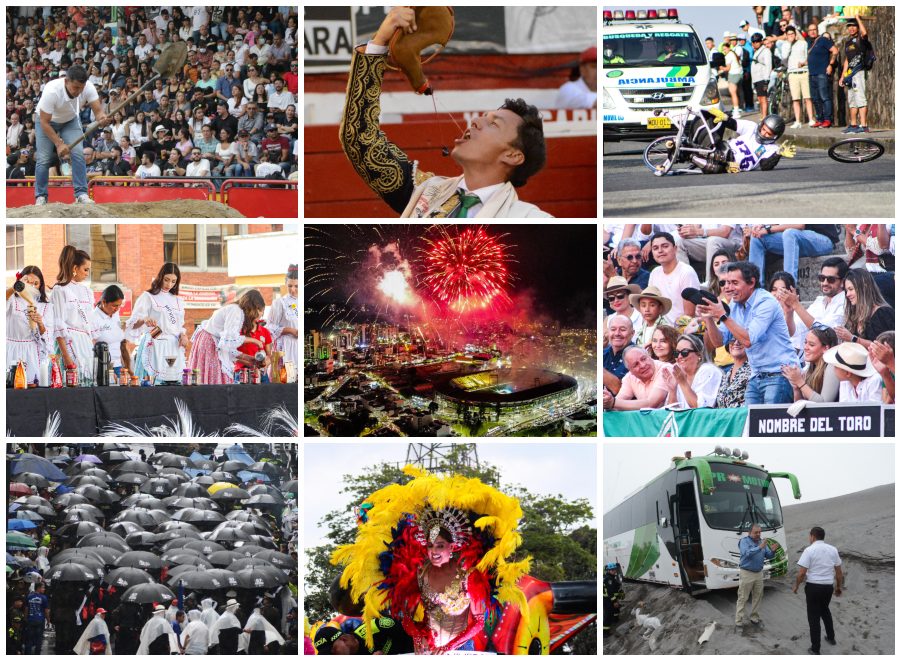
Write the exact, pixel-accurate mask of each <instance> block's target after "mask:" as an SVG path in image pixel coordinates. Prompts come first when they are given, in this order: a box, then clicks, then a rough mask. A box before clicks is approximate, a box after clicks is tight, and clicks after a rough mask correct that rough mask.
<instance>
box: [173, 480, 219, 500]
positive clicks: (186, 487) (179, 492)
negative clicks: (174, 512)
mask: <svg viewBox="0 0 901 661" xmlns="http://www.w3.org/2000/svg"><path fill="white" fill-rule="evenodd" d="M175 495H176V496H184V497H185V498H208V497H209V495H210V493H209V492H208V491H207V490H206V487H204V486H203V485H202V484H197V483H196V482H187V483H185V484H179V485H178V488H177V489H176V490H175Z"/></svg>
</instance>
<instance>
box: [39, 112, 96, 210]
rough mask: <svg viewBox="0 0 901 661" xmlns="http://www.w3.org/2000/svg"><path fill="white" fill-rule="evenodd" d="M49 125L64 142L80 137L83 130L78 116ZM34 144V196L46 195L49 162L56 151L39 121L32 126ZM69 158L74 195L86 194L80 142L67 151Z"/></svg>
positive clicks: (86, 188)
mask: <svg viewBox="0 0 901 661" xmlns="http://www.w3.org/2000/svg"><path fill="white" fill-rule="evenodd" d="M50 126H52V127H53V130H54V131H56V133H57V135H59V137H60V138H62V140H63V141H64V142H65V143H66V144H69V143H70V142H74V141H75V140H77V139H78V138H80V137H81V134H82V133H84V131H83V130H82V128H81V123H80V122H79V121H78V118H77V117H76V118H73V119H71V120H69V121H68V122H66V123H65V124H60V123H58V122H50ZM34 129H35V131H34V135H35V145H36V147H37V149H36V151H37V153H36V154H35V168H34V196H35V199H37V198H38V197H47V186H48V185H49V182H50V163H51V162H52V161H53V156H54V154H55V153H56V146H55V145H54V144H53V142H52V141H51V140H50V138H49V137H48V136H47V135H45V134H44V130H43V129H42V128H41V123H40V122H37V123H36V124H35V126H34ZM69 158H70V159H71V161H72V185H73V186H74V187H75V197H76V198H77V197H78V196H79V195H82V194H85V195H86V194H87V192H88V172H87V169H85V164H84V152H82V151H81V143H78V145H76V146H75V147H73V148H72V151H71V152H69Z"/></svg>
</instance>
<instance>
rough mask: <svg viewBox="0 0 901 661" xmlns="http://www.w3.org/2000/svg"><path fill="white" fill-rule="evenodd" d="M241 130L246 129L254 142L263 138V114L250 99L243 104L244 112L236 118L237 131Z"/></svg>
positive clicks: (256, 142)
mask: <svg viewBox="0 0 901 661" xmlns="http://www.w3.org/2000/svg"><path fill="white" fill-rule="evenodd" d="M241 131H246V132H247V134H248V135H249V136H250V139H251V140H252V141H253V142H254V143H255V144H260V142H262V140H263V114H262V113H261V112H260V111H259V109H258V108H257V104H256V103H254V102H252V101H250V102H248V103H247V104H246V105H245V106H244V114H243V115H241V116H240V117H239V118H238V133H239V134H240V133H241Z"/></svg>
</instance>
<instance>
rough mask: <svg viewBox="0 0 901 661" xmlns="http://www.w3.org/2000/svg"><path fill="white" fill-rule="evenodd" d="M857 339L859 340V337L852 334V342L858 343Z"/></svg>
mask: <svg viewBox="0 0 901 661" xmlns="http://www.w3.org/2000/svg"><path fill="white" fill-rule="evenodd" d="M857 340H858V337H857V336H856V335H852V336H851V341H852V342H855V343H856V342H857Z"/></svg>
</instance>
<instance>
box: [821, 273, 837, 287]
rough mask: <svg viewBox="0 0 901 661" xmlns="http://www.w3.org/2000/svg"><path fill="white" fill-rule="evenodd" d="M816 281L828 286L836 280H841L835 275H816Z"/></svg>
mask: <svg viewBox="0 0 901 661" xmlns="http://www.w3.org/2000/svg"><path fill="white" fill-rule="evenodd" d="M817 280H819V281H820V282H828V283H829V284H830V285H831V284H832V283H833V282H835V281H836V280H841V278H839V277H838V276H837V275H818V276H817Z"/></svg>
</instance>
